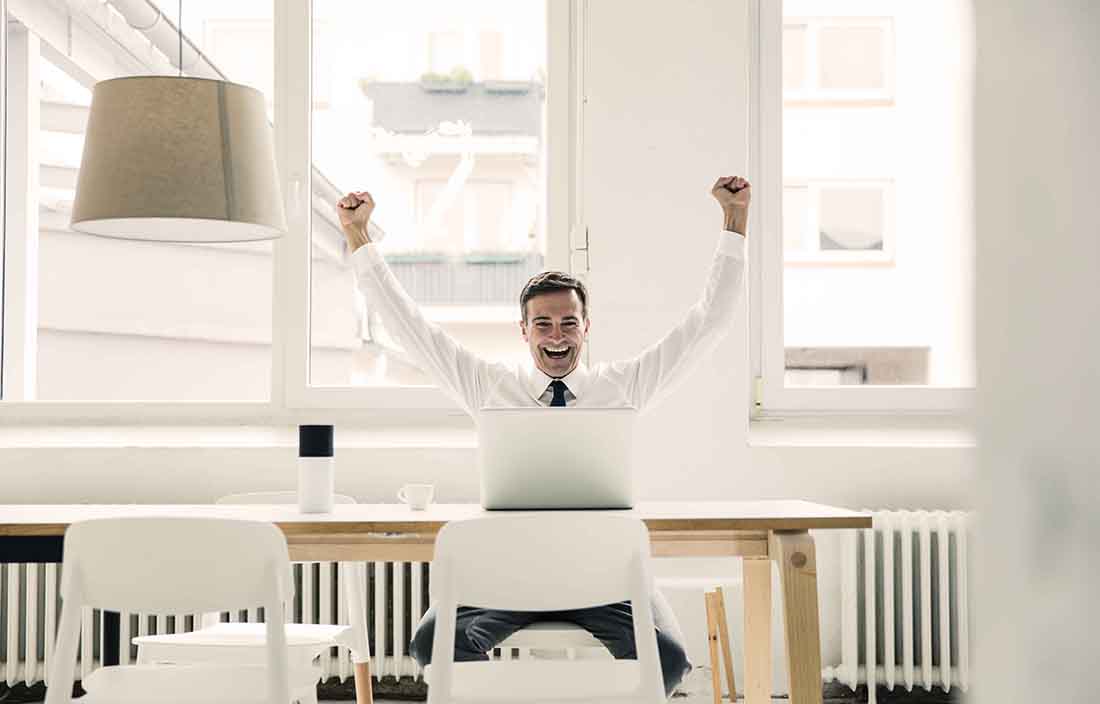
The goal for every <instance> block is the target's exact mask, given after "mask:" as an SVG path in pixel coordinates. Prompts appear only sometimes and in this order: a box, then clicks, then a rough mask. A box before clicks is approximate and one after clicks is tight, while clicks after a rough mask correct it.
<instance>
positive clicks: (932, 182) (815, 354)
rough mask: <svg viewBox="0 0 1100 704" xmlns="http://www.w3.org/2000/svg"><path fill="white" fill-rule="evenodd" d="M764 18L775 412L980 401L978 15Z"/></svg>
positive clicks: (800, 4)
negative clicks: (975, 328) (974, 28)
mask: <svg viewBox="0 0 1100 704" xmlns="http://www.w3.org/2000/svg"><path fill="white" fill-rule="evenodd" d="M759 7H760V11H761V14H760V22H761V27H760V44H759V50H760V57H759V61H760V63H759V69H760V70H759V73H758V75H757V78H758V79H759V80H760V95H761V101H762V102H761V105H760V112H759V118H760V129H759V132H758V134H757V135H756V137H757V139H758V140H759V141H758V145H759V152H758V153H759V154H760V157H761V160H763V161H764V162H765V163H767V164H774V165H775V167H777V168H768V169H767V170H766V171H765V173H766V174H768V175H769V176H767V178H769V179H770V180H766V181H763V182H761V183H759V184H758V185H759V188H758V189H757V190H758V192H759V193H760V198H758V199H757V200H758V202H759V203H760V207H759V208H758V209H757V210H756V211H755V212H754V218H756V220H755V224H754V226H753V228H754V231H756V232H759V233H763V234H762V235H761V237H760V238H750V245H751V246H752V256H753V257H754V258H755V259H756V263H757V264H758V265H759V268H758V271H759V272H760V274H759V276H758V277H756V278H754V279H753V283H752V286H753V287H754V291H753V295H752V296H751V300H752V301H753V305H754V307H753V310H752V313H751V315H752V317H753V325H752V329H753V331H754V333H753V334H754V345H753V352H752V355H753V366H754V369H755V373H756V375H757V377H758V379H759V381H758V383H757V384H756V385H755V386H756V392H755V397H754V405H755V408H756V411H757V413H758V414H760V415H783V414H791V413H835V412H880V413H892V412H907V411H950V410H953V409H957V408H960V407H962V406H964V405H965V404H966V402H967V398H968V395H969V390H970V389H971V387H972V386H973V384H974V361H973V357H974V350H973V344H972V341H971V330H972V323H973V313H972V308H973V300H972V294H971V287H972V284H973V275H974V272H973V239H974V233H973V224H972V218H971V207H972V203H971V200H972V199H971V196H970V190H971V184H970V160H971V134H970V131H971V120H970V107H969V106H970V94H971V88H972V71H971V67H970V57H971V56H972V52H973V38H972V36H971V34H970V30H969V16H968V14H967V13H968V12H969V9H968V6H967V4H966V3H964V2H961V0H960V2H957V3H956V2H950V3H943V4H941V5H938V6H936V8H935V9H931V8H929V7H927V6H922V9H921V11H920V12H919V13H918V12H909V11H907V10H904V8H903V7H902V6H901V5H897V6H894V5H879V4H876V5H875V6H874V8H873V11H874V12H875V13H876V14H875V15H874V16H869V15H867V16H865V15H862V14H861V13H863V12H866V11H867V9H868V8H867V5H866V3H861V2H858V0H821V1H815V2H807V1H804V0H785V2H783V3H782V4H779V3H775V4H773V3H764V2H761V3H760V4H759ZM891 8H894V9H893V10H892V9H891ZM884 10H888V11H889V12H884ZM932 28H936V32H937V37H938V41H937V42H936V43H935V44H934V45H930V44H929V43H928V42H927V41H925V37H926V36H927V33H928V32H929V31H931V30H932ZM776 64H781V66H777V65H776ZM780 69H781V70H780ZM772 125H777V126H780V128H779V129H773V128H771V127H770V126H772ZM770 232H776V233H780V236H777V237H768V236H767V234H766V233H770Z"/></svg>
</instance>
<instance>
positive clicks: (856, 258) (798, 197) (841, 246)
mask: <svg viewBox="0 0 1100 704" xmlns="http://www.w3.org/2000/svg"><path fill="white" fill-rule="evenodd" d="M894 227H895V223H894V199H893V184H892V183H890V182H889V181H814V182H808V183H800V184H798V185H791V184H790V183H789V182H788V184H786V185H784V186H783V257H784V260H785V261H786V262H787V263H796V262H809V263H814V262H818V263H824V262H887V261H889V260H890V258H891V256H892V252H893V233H894Z"/></svg>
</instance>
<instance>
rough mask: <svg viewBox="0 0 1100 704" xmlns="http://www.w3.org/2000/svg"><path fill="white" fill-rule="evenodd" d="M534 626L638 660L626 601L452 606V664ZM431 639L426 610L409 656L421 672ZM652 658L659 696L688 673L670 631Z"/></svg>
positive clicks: (431, 614) (431, 613)
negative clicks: (572, 629)
mask: <svg viewBox="0 0 1100 704" xmlns="http://www.w3.org/2000/svg"><path fill="white" fill-rule="evenodd" d="M537 621H564V622H567V623H574V624H576V625H578V626H580V627H582V628H584V629H585V630H586V631H588V632H589V633H591V634H592V635H593V636H594V637H595V638H596V639H597V640H599V641H600V642H601V643H603V644H604V646H605V647H606V648H607V649H608V650H609V651H611V654H612V655H613V656H615V658H617V659H619V660H624V659H633V658H636V657H637V656H638V653H637V650H636V649H635V647H634V617H633V614H632V612H631V609H630V602H629V601H621V602H619V603H617V604H608V605H607V606H596V607H593V608H591V609H575V610H571V611H539V612H536V611H495V610H491V609H475V608H471V607H467V606H460V607H458V612H457V614H456V618H455V662H470V661H472V660H488V659H489V656H488V652H489V651H490V650H492V649H493V648H494V647H495V646H496V645H497V644H498V643H500V642H501V641H503V640H504V639H505V638H507V637H508V636H510V635H512V634H513V633H515V632H516V631H518V630H520V629H522V628H526V627H527V626H529V625H531V624H532V623H535V622H537ZM434 636H435V606H432V607H431V608H430V609H429V610H428V612H427V613H426V614H424V618H422V619H421V620H420V625H418V626H417V627H416V633H414V634H413V638H412V643H410V644H409V652H410V654H411V655H412V656H413V657H414V658H416V661H417V662H418V663H420V666H421V667H423V666H425V665H428V664H430V663H431V661H432V639H433V638H434ZM657 653H658V654H659V655H660V658H661V675H662V677H663V679H664V682H665V696H668V695H671V694H672V690H673V689H675V688H676V685H677V684H679V683H680V680H682V679H683V678H684V676H685V675H687V673H689V672H691V663H689V662H688V659H687V654H686V653H685V652H684V646H683V645H682V644H681V643H680V642H679V641H678V640H677V639H676V638H675V637H674V636H673V635H672V633H671V632H670V631H667V630H665V631H662V630H661V629H660V628H658V629H657Z"/></svg>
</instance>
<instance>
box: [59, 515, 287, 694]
mask: <svg viewBox="0 0 1100 704" xmlns="http://www.w3.org/2000/svg"><path fill="white" fill-rule="evenodd" d="M292 593H293V577H292V573H291V569H290V559H289V555H288V551H287V543H286V538H285V537H284V536H283V534H282V532H281V531H280V530H279V529H278V528H277V527H276V526H274V525H273V524H271V523H265V522H261V521H241V520H232V519H220V518H160V517H155V518H154V517H149V518H143V517H133V518H105V519H96V520H89V521H81V522H77V523H73V524H72V525H70V526H69V528H68V530H66V531H65V545H64V558H63V564H62V576H61V597H62V599H63V608H62V612H61V622H60V624H59V627H58V634H57V647H56V654H55V656H54V657H55V658H56V659H55V661H54V662H53V664H52V667H51V672H50V675H51V676H50V685H51V686H50V687H49V688H48V690H47V703H48V704H58V703H59V702H65V701H68V699H69V697H70V695H71V693H72V678H73V674H74V671H75V665H76V647H77V641H78V639H79V637H80V618H81V616H80V615H81V610H82V608H83V607H87V606H91V607H96V608H101V609H111V610H123V611H131V612H132V611H138V612H151V613H187V612H198V611H212V610H219V609H245V608H254V607H257V606H262V607H264V614H265V616H264V619H265V621H266V623H267V644H268V647H267V651H268V656H267V664H268V671H269V691H268V694H269V697H268V698H269V700H270V701H271V702H273V704H274V703H278V704H285V702H287V701H289V685H288V681H287V666H286V658H287V653H286V634H285V631H284V622H283V611H284V605H285V603H286V602H287V600H288V599H290V597H291V594H292ZM51 695H52V696H51Z"/></svg>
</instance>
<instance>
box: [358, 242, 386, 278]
mask: <svg viewBox="0 0 1100 704" xmlns="http://www.w3.org/2000/svg"><path fill="white" fill-rule="evenodd" d="M384 263H385V259H383V258H382V253H381V252H379V251H378V247H375V246H374V245H373V244H372V243H369V242H368V243H367V244H365V245H363V246H361V247H359V249H357V250H355V251H354V252H352V253H351V265H352V266H353V267H354V268H355V270H356V271H361V270H363V269H367V268H369V267H375V266H381V265H382V264H384Z"/></svg>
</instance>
